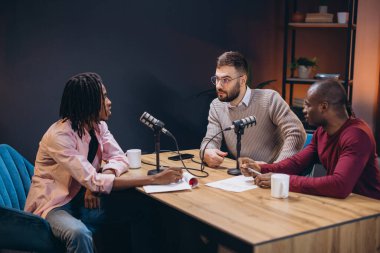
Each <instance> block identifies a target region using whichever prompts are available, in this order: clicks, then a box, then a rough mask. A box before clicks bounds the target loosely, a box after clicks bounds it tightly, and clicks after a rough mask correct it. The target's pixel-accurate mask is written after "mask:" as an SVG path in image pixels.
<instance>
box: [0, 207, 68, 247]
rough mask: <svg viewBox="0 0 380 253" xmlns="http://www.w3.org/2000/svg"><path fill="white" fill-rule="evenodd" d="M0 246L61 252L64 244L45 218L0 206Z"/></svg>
mask: <svg viewBox="0 0 380 253" xmlns="http://www.w3.org/2000/svg"><path fill="white" fill-rule="evenodd" d="M0 224H1V226H0V248H2V249H13V250H29V251H38V252H59V251H62V249H61V248H62V245H60V244H59V242H58V240H56V239H55V237H54V236H53V234H52V232H51V229H50V225H49V223H48V222H47V221H46V220H44V219H43V218H41V217H39V216H37V215H34V214H31V213H27V212H24V211H21V210H18V209H15V208H8V207H0Z"/></svg>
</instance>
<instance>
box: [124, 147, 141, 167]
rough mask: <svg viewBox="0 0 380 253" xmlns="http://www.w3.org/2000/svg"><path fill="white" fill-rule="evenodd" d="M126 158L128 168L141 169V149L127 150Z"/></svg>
mask: <svg viewBox="0 0 380 253" xmlns="http://www.w3.org/2000/svg"><path fill="white" fill-rule="evenodd" d="M127 158H128V163H129V168H131V169H138V168H140V167H141V149H128V150H127Z"/></svg>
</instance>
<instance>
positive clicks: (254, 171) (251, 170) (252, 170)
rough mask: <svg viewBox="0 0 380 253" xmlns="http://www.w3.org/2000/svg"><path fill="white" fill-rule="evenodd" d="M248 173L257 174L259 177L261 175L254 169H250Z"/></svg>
mask: <svg viewBox="0 0 380 253" xmlns="http://www.w3.org/2000/svg"><path fill="white" fill-rule="evenodd" d="M248 171H249V172H252V173H256V174H257V175H261V173H260V172H258V171H256V170H254V169H252V168H248Z"/></svg>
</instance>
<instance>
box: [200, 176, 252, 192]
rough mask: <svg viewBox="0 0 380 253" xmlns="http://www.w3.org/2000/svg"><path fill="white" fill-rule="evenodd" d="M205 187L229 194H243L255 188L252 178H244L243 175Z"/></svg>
mask: <svg viewBox="0 0 380 253" xmlns="http://www.w3.org/2000/svg"><path fill="white" fill-rule="evenodd" d="M206 185H207V186H210V187H214V188H219V189H222V190H226V191H231V192H243V191H247V190H251V189H255V188H257V185H255V184H254V181H253V178H252V177H245V176H243V175H242V176H237V177H231V178H228V179H223V180H220V181H216V182H211V183H208V184H206Z"/></svg>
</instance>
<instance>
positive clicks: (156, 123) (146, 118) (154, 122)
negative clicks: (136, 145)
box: [140, 112, 174, 138]
mask: <svg viewBox="0 0 380 253" xmlns="http://www.w3.org/2000/svg"><path fill="white" fill-rule="evenodd" d="M140 121H141V122H142V123H143V124H145V125H146V126H147V127H149V128H151V129H152V130H158V131H162V132H163V133H164V134H166V135H168V136H170V137H172V138H173V137H174V136H173V134H172V133H171V132H169V130H167V129H166V128H164V126H165V123H164V122H162V121H160V120H158V119H156V118H155V117H153V116H152V115H150V114H149V113H147V112H144V113H143V114H142V115H141V117H140Z"/></svg>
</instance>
